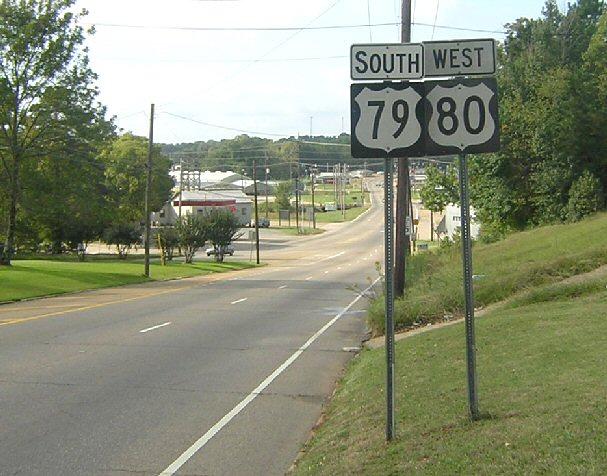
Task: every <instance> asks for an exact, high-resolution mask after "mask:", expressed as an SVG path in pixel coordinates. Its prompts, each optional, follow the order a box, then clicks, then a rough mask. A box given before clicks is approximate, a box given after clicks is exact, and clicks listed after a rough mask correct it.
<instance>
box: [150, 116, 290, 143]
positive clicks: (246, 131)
mask: <svg viewBox="0 0 607 476" xmlns="http://www.w3.org/2000/svg"><path fill="white" fill-rule="evenodd" d="M160 114H167V115H169V116H173V117H176V118H178V119H183V120H184V121H190V122H195V123H196V124H201V125H203V126H208V127H215V128H217V129H224V130H226V131H234V132H242V133H243V134H259V135H264V136H273V137H289V136H290V134H276V133H274V132H260V131H250V130H246V129H238V128H236V127H228V126H222V125H219V124H212V123H210V122H205V121H200V120H198V119H193V118H191V117H186V116H182V115H180V114H173V113H172V112H168V111H162V112H161V113H160Z"/></svg>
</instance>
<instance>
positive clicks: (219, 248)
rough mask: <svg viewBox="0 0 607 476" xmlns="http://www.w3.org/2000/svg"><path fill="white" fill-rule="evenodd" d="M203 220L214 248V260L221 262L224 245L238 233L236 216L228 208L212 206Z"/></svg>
mask: <svg viewBox="0 0 607 476" xmlns="http://www.w3.org/2000/svg"><path fill="white" fill-rule="evenodd" d="M204 222H205V224H206V227H207V233H208V235H207V236H208V240H209V241H210V242H211V244H212V245H213V248H214V249H215V260H216V261H218V262H222V261H223V255H224V249H225V247H226V246H228V245H229V244H230V243H232V241H233V240H234V239H236V238H237V236H238V235H239V231H240V223H239V221H238V218H237V217H236V215H234V213H232V212H231V211H230V210H226V209H225V208H214V209H212V210H211V211H210V212H209V213H207V214H205V215H204Z"/></svg>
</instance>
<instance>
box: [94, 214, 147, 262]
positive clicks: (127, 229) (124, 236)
mask: <svg viewBox="0 0 607 476" xmlns="http://www.w3.org/2000/svg"><path fill="white" fill-rule="evenodd" d="M141 232H142V230H141V226H139V224H135V223H124V222H120V223H115V224H113V225H111V226H110V227H109V228H107V229H106V230H105V231H104V232H103V240H104V241H105V242H106V243H107V244H108V245H115V246H116V249H117V251H118V257H119V258H120V259H126V257H127V255H128V252H129V251H130V249H131V248H132V247H133V245H136V244H138V243H140V242H141Z"/></svg>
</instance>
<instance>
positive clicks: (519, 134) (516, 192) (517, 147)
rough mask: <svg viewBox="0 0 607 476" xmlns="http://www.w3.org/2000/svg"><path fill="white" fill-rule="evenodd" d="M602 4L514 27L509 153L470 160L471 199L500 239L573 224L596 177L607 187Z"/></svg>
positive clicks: (508, 62)
mask: <svg viewBox="0 0 607 476" xmlns="http://www.w3.org/2000/svg"><path fill="white" fill-rule="evenodd" d="M606 15H607V13H606V11H605V5H604V2H603V1H601V0H578V1H576V2H572V3H569V4H568V7H567V11H566V12H565V13H561V12H560V11H559V9H558V6H557V2H556V1H555V0H548V1H546V3H545V6H544V9H543V12H542V16H541V18H538V19H528V18H521V19H518V20H517V21H516V22H514V23H512V24H510V25H507V29H508V34H507V36H506V39H505V42H504V46H503V48H500V50H499V51H498V54H499V63H500V68H499V71H498V83H499V94H500V102H499V104H500V127H501V143H502V149H501V150H500V152H499V153H496V154H485V155H483V156H476V157H472V158H471V160H470V183H471V194H470V195H471V201H472V204H473V205H474V207H475V208H476V210H477V217H478V218H479V219H480V221H481V222H482V223H483V225H484V227H485V226H486V225H489V227H490V228H491V229H492V230H494V231H496V232H498V233H499V232H502V233H503V232H504V231H508V230H509V229H525V228H526V227H529V226H534V225H538V224H545V223H552V222H559V221H563V220H566V219H567V217H568V215H569V200H570V192H569V191H570V189H571V187H572V186H573V183H574V181H576V180H577V178H578V177H580V176H581V174H582V173H583V172H584V171H585V170H588V171H589V172H591V173H592V174H593V175H594V176H596V177H597V178H599V180H600V182H601V186H602V188H603V189H604V188H605V186H607V114H606V111H605V107H604V104H605V100H606V99H607V96H606V95H605V92H606V90H605V89H604V88H602V87H601V84H607V83H605V82H603V83H601V78H606V79H607V76H606V75H605V70H606V67H605V64H607V63H606V62H605V58H607V48H606V46H607V45H606V44H605V38H606V34H607V31H606V29H607V19H606Z"/></svg>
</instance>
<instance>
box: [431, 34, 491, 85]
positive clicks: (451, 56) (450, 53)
mask: <svg viewBox="0 0 607 476" xmlns="http://www.w3.org/2000/svg"><path fill="white" fill-rule="evenodd" d="M423 45H424V77H425V78H430V77H437V76H472V75H491V74H495V70H496V58H495V56H496V54H495V40H494V39H492V38H490V39H480V40H456V41H424V43H423Z"/></svg>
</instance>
